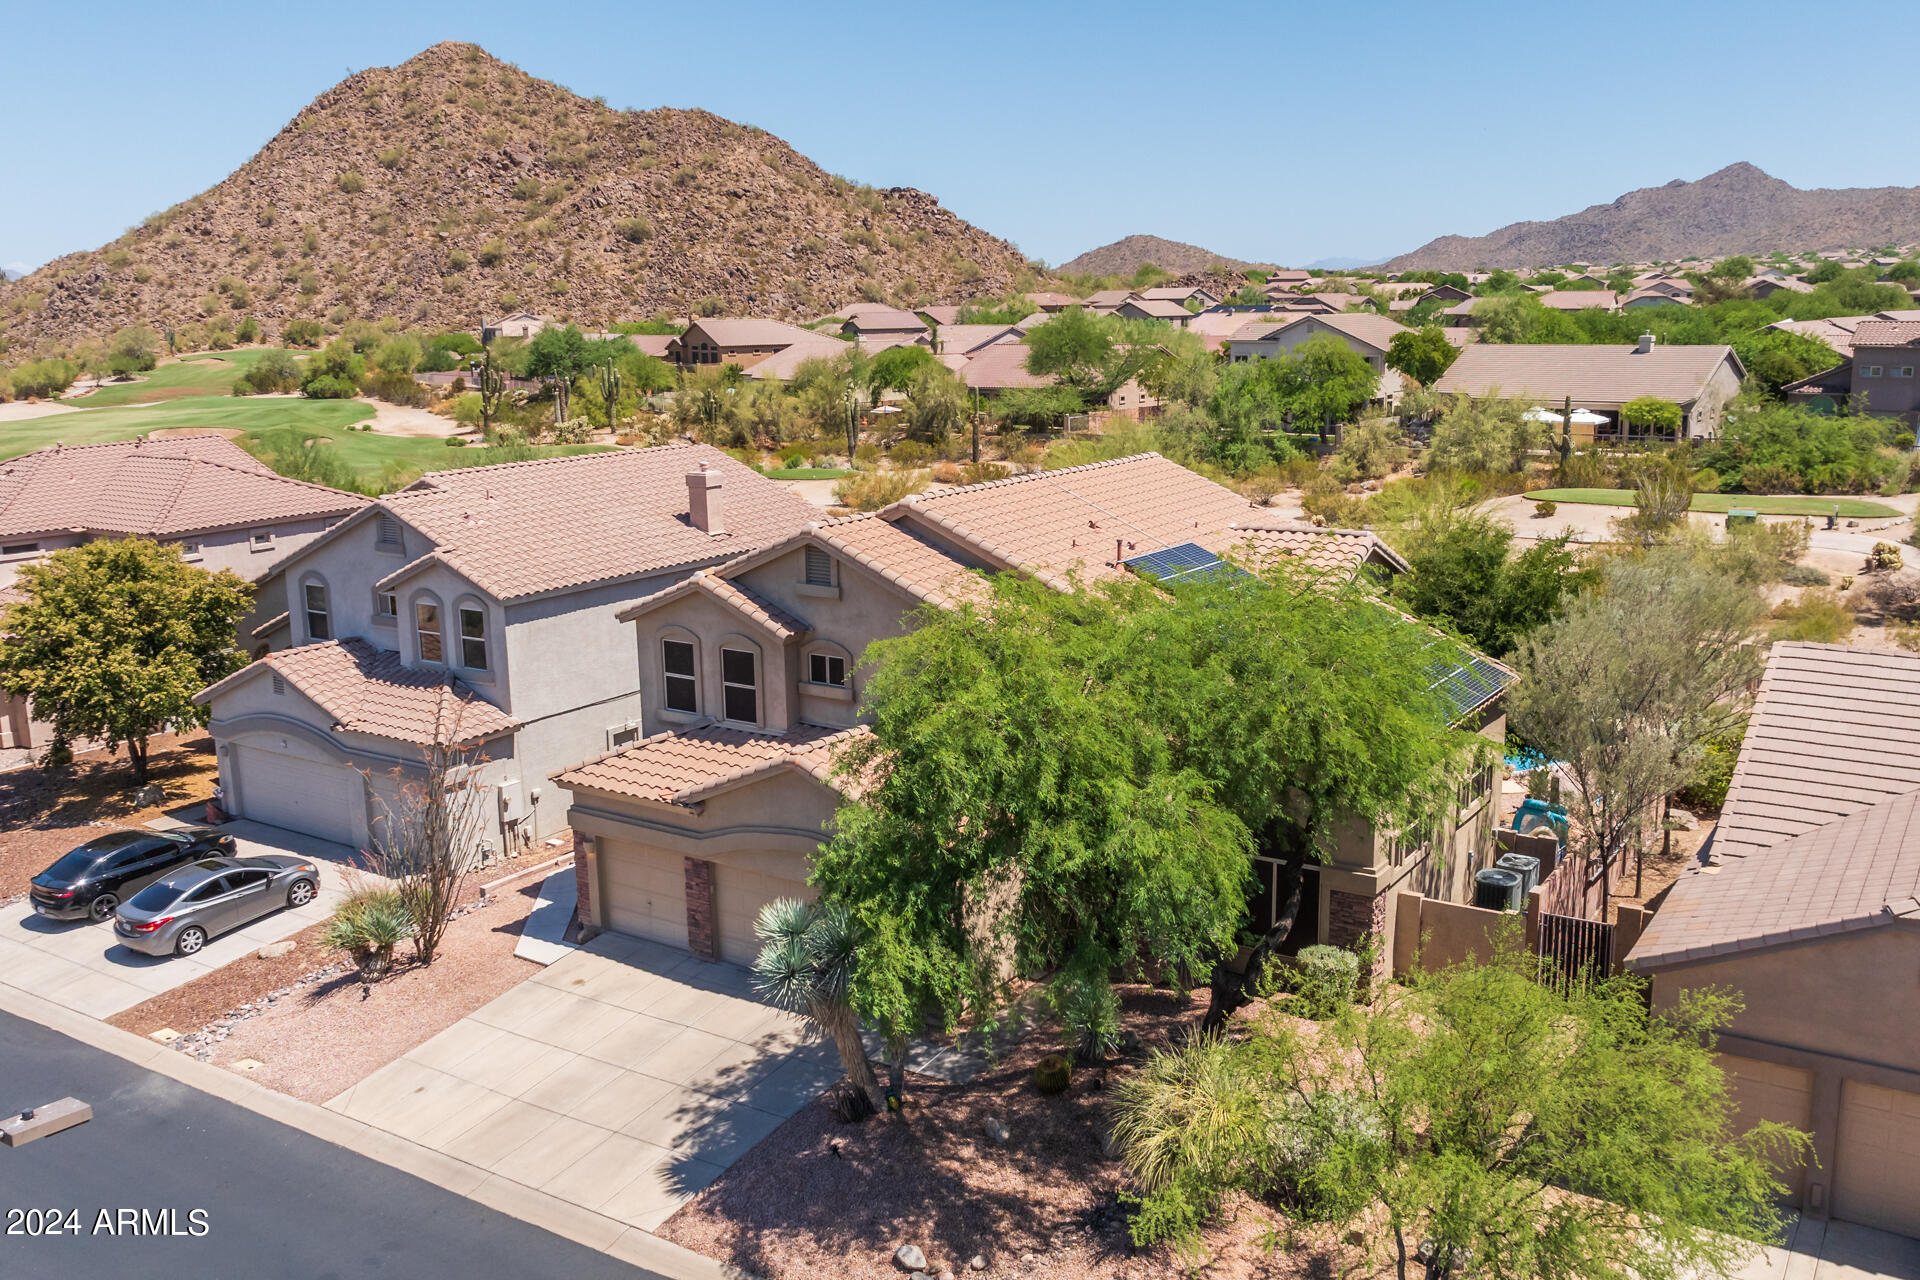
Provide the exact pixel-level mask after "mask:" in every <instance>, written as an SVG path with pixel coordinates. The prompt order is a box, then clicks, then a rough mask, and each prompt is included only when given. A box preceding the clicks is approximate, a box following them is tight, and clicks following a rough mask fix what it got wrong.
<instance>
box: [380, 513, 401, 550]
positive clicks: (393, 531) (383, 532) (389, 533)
mask: <svg viewBox="0 0 1920 1280" xmlns="http://www.w3.org/2000/svg"><path fill="white" fill-rule="evenodd" d="M380 545H381V546H383V547H397V546H399V545H400V522H399V521H398V520H396V519H394V518H393V517H392V516H384V515H383V516H381V517H380Z"/></svg>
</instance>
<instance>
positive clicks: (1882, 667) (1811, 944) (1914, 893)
mask: <svg viewBox="0 0 1920 1280" xmlns="http://www.w3.org/2000/svg"><path fill="white" fill-rule="evenodd" d="M1916 691H1920V655H1915V654H1912V653H1908V652H1906V651H1904V650H1897V649H1867V648H1851V647H1848V646H1845V645H1829V644H1809V643H1800V642H1793V643H1781V644H1776V645H1774V646H1773V649H1772V651H1771V652H1770V653H1769V655H1768V659H1767V671H1766V675H1765V677H1764V678H1763V680H1762V681H1761V685H1760V695H1759V699H1758V701H1757V702H1756V704H1755V706H1754V711H1753V716H1752V718H1751V720H1750V721H1749V722H1748V725H1747V731H1746V739H1745V741H1744V743H1743V744H1742V746H1741V749H1740V761H1739V764H1738V765H1737V766H1736V767H1735V769H1734V774H1733V782H1732V785H1731V786H1730V787H1729V789H1728V791H1727V800H1726V804H1725V806H1724V807H1723V808H1722V809H1721V815H1720V823H1719V826H1718V828H1717V829H1716V831H1715V832H1714V835H1713V837H1712V839H1711V840H1710V841H1709V843H1708V846H1707V848H1706V849H1704V850H1702V856H1703V860H1704V863H1705V865H1702V866H1699V867H1696V868H1693V869H1691V870H1689V871H1688V872H1686V873H1685V874H1683V875H1682V876H1681V877H1680V879H1679V880H1678V881H1676V882H1675V884H1674V885H1673V887H1672V889H1670V890H1669V891H1668V892H1667V894H1666V895H1665V900H1664V901H1663V902H1661V903H1660V905H1659V909H1658V910H1657V911H1656V912H1655V913H1654V915H1653V918H1652V919H1651V920H1650V921H1649V922H1648V924H1647V926H1646V928H1645V930H1644V931H1643V932H1642V933H1641V935H1640V938H1639V940H1638V941H1637V942H1636V943H1635V944H1634V947H1633V949H1632V951H1631V952H1630V953H1629V954H1628V956H1627V967H1628V968H1629V969H1630V970H1632V971H1633V972H1635V973H1638V974H1640V975H1642V976H1643V977H1646V978H1647V979H1649V981H1650V982H1651V986H1652V1000H1653V1007H1654V1008H1655V1009H1656V1010H1660V1009H1667V1008H1671V1007H1673V1006H1674V1005H1675V1004H1676V1003H1677V1002H1678V1001H1679V1000H1680V999H1682V998H1683V997H1684V996H1685V994H1686V993H1687V992H1688V991H1691V990H1703V989H1708V988H1713V989H1718V990H1723V991H1732V992H1737V993H1738V994H1739V996H1740V1000H1741V1005H1740V1007H1739V1009H1738V1011H1737V1012H1735V1013H1734V1015H1733V1019H1732V1022H1731V1024H1730V1025H1729V1026H1727V1027H1725V1028H1724V1029H1722V1030H1721V1031H1720V1032H1719V1039H1718V1042H1717V1044H1716V1046H1715V1047H1716V1049H1717V1050H1718V1052H1719V1061H1720V1065H1721V1066H1722V1068H1724V1069H1725V1071H1726V1073H1727V1086H1728V1092H1729V1093H1730V1095H1731V1096H1732V1098H1733V1100H1734V1101H1735V1103H1736V1104H1737V1105H1738V1107H1739V1113H1738V1119H1739V1121H1740V1122H1741V1123H1742V1124H1743V1125H1745V1124H1751V1123H1753V1122H1756V1121H1760V1120H1774V1121H1778V1122H1780V1123H1783V1124H1788V1125H1792V1126H1793V1127H1795V1128H1798V1129H1803V1130H1807V1131H1809V1132H1811V1133H1812V1134H1813V1148H1814V1149H1813V1156H1814V1159H1813V1160H1810V1161H1809V1162H1808V1163H1807V1164H1806V1165H1805V1166H1804V1167H1802V1168H1798V1169H1794V1170H1791V1171H1787V1172H1786V1173H1784V1175H1783V1181H1785V1182H1786V1183H1787V1184H1788V1187H1789V1195H1790V1199H1791V1201H1792V1203H1793V1205H1794V1206H1795V1207H1797V1208H1798V1209H1799V1210H1800V1212H1802V1213H1803V1214H1805V1215H1807V1216H1808V1217H1812V1218H1826V1217H1834V1218H1839V1219H1844V1220H1846V1221H1850V1222H1858V1223H1862V1224H1865V1225H1867V1226H1871V1227H1878V1228H1881V1229H1882V1230H1886V1231H1895V1232H1900V1233H1902V1234H1905V1235H1920V1017H1916V1016H1915V1012H1914V1011H1915V1008H1916V1003H1917V1002H1916V993H1915V986H1916V984H1917V983H1920V698H1916V696H1915V694H1916Z"/></svg>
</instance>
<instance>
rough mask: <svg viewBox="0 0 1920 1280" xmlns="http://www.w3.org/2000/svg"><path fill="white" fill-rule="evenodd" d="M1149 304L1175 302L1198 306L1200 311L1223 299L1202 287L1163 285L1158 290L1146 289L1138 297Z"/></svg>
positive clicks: (1218, 303)
mask: <svg viewBox="0 0 1920 1280" xmlns="http://www.w3.org/2000/svg"><path fill="white" fill-rule="evenodd" d="M1140 296H1141V297H1142V298H1145V299H1146V300H1147V301H1149V302H1177V303H1179V304H1180V305H1181V306H1183V307H1184V306H1186V305H1187V304H1188V303H1189V302H1197V303H1199V304H1200V308H1201V310H1203V311H1204V310H1205V309H1206V308H1208V307H1217V306H1219V305H1220V304H1221V303H1222V302H1223V301H1225V299H1223V298H1220V297H1217V296H1215V294H1214V293H1213V291H1212V290H1211V289H1208V288H1206V287H1204V286H1202V285H1197V284H1193V285H1163V286H1162V287H1160V288H1158V289H1148V290H1146V291H1145V292H1143V293H1142V294H1141V295H1140Z"/></svg>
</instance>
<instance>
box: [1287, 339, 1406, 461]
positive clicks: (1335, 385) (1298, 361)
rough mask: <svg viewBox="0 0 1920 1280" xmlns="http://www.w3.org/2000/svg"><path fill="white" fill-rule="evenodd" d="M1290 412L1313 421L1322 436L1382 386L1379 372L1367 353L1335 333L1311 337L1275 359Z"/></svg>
mask: <svg viewBox="0 0 1920 1280" xmlns="http://www.w3.org/2000/svg"><path fill="white" fill-rule="evenodd" d="M1274 363H1275V364H1277V365H1278V366H1279V369H1280V394H1281V398H1282V400H1283V401H1284V402H1285V404H1286V409H1287V412H1288V414H1290V415H1291V416H1292V417H1294V418H1296V419H1303V420H1305V421H1307V422H1311V423H1314V424H1315V425H1316V426H1317V427H1318V428H1319V431H1320V438H1321V440H1323V441H1324V440H1325V439H1326V438H1327V429H1328V428H1329V427H1331V426H1332V425H1333V424H1334V423H1336V422H1350V421H1352V419H1353V416H1354V415H1355V414H1356V413H1358V412H1359V411H1360V408H1361V406H1362V405H1364V404H1366V403H1367V401H1369V400H1371V399H1373V397H1374V395H1375V394H1376V393H1377V392H1378V391H1379V389H1380V374H1379V373H1378V372H1377V371H1376V370H1375V369H1374V367H1373V366H1372V365H1370V364H1368V363H1367V359H1366V357H1365V356H1363V355H1361V354H1360V353H1359V352H1357V351H1355V350H1354V349H1353V348H1352V347H1349V346H1348V345H1347V344H1346V343H1345V342H1344V341H1343V340H1341V339H1340V338H1336V337H1334V336H1333V335H1332V334H1330V333H1327V334H1320V335H1319V336H1317V337H1312V338H1308V339H1307V340H1306V341H1305V342H1302V343H1301V344H1300V345H1299V346H1297V347H1295V348H1294V349H1293V352H1292V354H1291V355H1290V356H1289V357H1288V358H1286V359H1283V360H1278V361H1275V362H1274Z"/></svg>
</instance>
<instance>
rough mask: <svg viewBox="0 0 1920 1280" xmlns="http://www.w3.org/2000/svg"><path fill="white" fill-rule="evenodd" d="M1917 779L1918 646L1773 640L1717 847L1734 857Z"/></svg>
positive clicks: (1919, 782)
mask: <svg viewBox="0 0 1920 1280" xmlns="http://www.w3.org/2000/svg"><path fill="white" fill-rule="evenodd" d="M1916 788H1920V654H1913V653H1908V652H1906V651H1905V650H1901V649H1864V648H1852V647H1850V646H1847V645H1833V644H1813V643H1809V642H1803V641H1795V642H1791V643H1782V644H1776V645H1774V646H1773V649H1772V650H1771V652H1769V653H1768V655H1767V670H1766V674H1765V675H1764V676H1763V677H1762V678H1761V681H1760V694H1759V697H1758V699H1757V700H1756V701H1755V703H1754V708H1753V715H1752V717H1751V718H1750V719H1749V720H1748V722H1747V736H1746V741H1745V743H1744V744H1743V745H1742V746H1741V748H1740V762H1739V764H1738V765H1736V766H1735V768H1734V771H1733V780H1732V782H1731V783H1730V785H1729V786H1728V788H1727V800H1726V804H1725V805H1724V806H1723V807H1722V809H1721V812H1720V825H1719V828H1718V829H1717V830H1716V831H1715V833H1714V837H1713V852H1714V854H1715V856H1717V857H1721V858H1739V857H1744V856H1746V855H1748V854H1751V853H1755V852H1758V851H1759V850H1761V849H1765V848H1768V847H1770V846H1772V845H1775V844H1778V843H1780V842H1781V841H1782V840H1785V839H1788V838H1789V837H1792V836H1796V835H1800V834H1801V833H1803V832H1807V831H1811V830H1813V829H1814V828H1815V827H1821V826H1825V825H1826V824H1827V823H1829V822H1832V821H1833V820H1834V819H1836V818H1842V817H1845V816H1847V815H1848V814H1851V813H1855V812H1858V811H1859V810H1861V809H1863V808H1866V807H1868V806H1870V805H1876V804H1881V803H1883V802H1885V801H1887V800H1889V799H1891V798H1892V797H1894V796H1896V795H1902V794H1904V793H1906V792H1908V791H1912V790H1915V789H1916Z"/></svg>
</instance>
